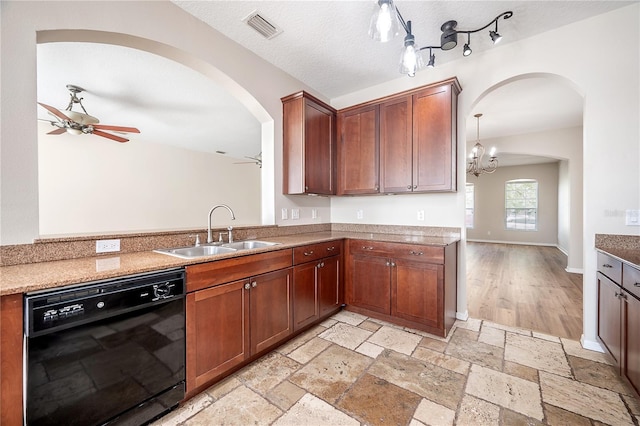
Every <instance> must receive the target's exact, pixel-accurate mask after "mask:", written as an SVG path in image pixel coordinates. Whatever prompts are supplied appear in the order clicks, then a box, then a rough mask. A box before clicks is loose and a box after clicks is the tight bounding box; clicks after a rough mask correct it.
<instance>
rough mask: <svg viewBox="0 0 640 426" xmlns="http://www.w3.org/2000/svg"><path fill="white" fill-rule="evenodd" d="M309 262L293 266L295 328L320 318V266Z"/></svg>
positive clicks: (317, 263)
mask: <svg viewBox="0 0 640 426" xmlns="http://www.w3.org/2000/svg"><path fill="white" fill-rule="evenodd" d="M317 265H319V262H309V263H304V264H302V265H298V266H296V267H295V268H293V329H294V330H299V329H301V328H302V327H304V326H306V325H309V324H311V323H312V322H314V321H315V320H317V319H318V286H317V284H318V280H317V275H318V266H317Z"/></svg>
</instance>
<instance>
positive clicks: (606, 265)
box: [602, 263, 613, 268]
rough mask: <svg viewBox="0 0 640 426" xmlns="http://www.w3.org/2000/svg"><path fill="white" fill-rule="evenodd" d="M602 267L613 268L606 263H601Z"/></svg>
mask: <svg viewBox="0 0 640 426" xmlns="http://www.w3.org/2000/svg"><path fill="white" fill-rule="evenodd" d="M602 267H603V268H613V266H611V265H609V264H608V263H605V264H604V265H602Z"/></svg>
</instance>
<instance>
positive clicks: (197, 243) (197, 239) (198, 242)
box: [189, 234, 200, 247]
mask: <svg viewBox="0 0 640 426" xmlns="http://www.w3.org/2000/svg"><path fill="white" fill-rule="evenodd" d="M189 236H190V237H192V238H193V237H196V242H195V246H196V247H198V246H200V235H198V234H195V235H189Z"/></svg>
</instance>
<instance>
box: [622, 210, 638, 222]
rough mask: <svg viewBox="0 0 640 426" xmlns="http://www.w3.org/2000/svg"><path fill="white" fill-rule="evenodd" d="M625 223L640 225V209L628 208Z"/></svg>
mask: <svg viewBox="0 0 640 426" xmlns="http://www.w3.org/2000/svg"><path fill="white" fill-rule="evenodd" d="M625 225H627V226H640V210H627V214H626V216H625Z"/></svg>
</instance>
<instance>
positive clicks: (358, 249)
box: [349, 240, 444, 264]
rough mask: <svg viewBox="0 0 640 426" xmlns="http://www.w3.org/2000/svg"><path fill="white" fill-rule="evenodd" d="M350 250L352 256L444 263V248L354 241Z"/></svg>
mask: <svg viewBox="0 0 640 426" xmlns="http://www.w3.org/2000/svg"><path fill="white" fill-rule="evenodd" d="M349 250H350V252H351V253H352V254H368V255H371V256H383V257H391V258H394V259H409V260H414V261H418V262H428V263H436V264H443V263H444V247H434V246H425V245H420V244H403V243H389V242H382V241H370V240H352V241H350V242H349Z"/></svg>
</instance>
